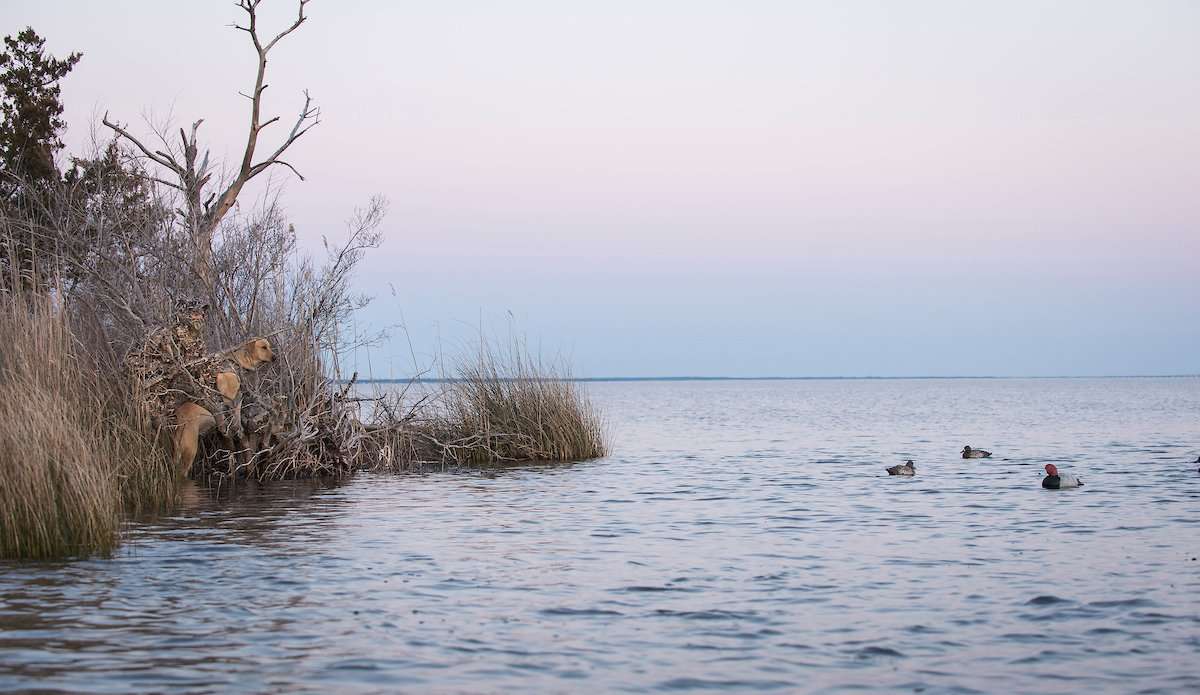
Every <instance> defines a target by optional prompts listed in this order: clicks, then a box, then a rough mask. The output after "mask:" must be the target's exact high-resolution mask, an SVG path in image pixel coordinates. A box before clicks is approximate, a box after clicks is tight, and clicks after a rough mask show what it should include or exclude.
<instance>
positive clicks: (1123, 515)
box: [0, 378, 1200, 693]
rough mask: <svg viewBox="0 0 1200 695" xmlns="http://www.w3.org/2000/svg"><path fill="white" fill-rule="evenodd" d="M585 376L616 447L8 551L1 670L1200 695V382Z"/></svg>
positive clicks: (383, 682)
mask: <svg viewBox="0 0 1200 695" xmlns="http://www.w3.org/2000/svg"><path fill="white" fill-rule="evenodd" d="M586 389H587V390H588V391H589V392H590V393H591V395H592V397H593V399H594V400H595V401H596V403H597V404H598V405H599V406H600V407H601V408H602V409H603V410H604V412H605V413H606V417H607V420H608V423H609V430H610V433H611V439H612V455H611V456H609V457H608V458H605V459H602V460H597V461H589V462H582V463H575V464H562V465H544V466H521V467H511V468H503V469H493V470H488V471H476V472H434V473H427V474H420V475H402V476H384V475H358V476H355V477H354V478H352V479H350V480H348V481H344V482H341V483H336V484H333V483H324V484H322V483H288V484H275V485H270V486H264V487H253V486H244V487H243V489H242V491H240V492H239V494H237V495H234V496H233V497H232V498H230V499H212V498H210V497H208V496H205V495H203V494H201V495H199V499H198V501H197V502H195V503H194V504H193V505H191V506H189V507H188V508H187V509H185V510H183V511H181V512H180V513H179V514H177V515H174V516H172V517H169V518H166V519H160V520H158V521H155V522H153V523H142V524H136V525H134V526H133V527H131V528H130V529H129V532H128V542H127V543H126V544H125V545H124V546H123V547H122V548H121V549H120V550H119V551H118V552H117V554H116V555H115V556H114V557H112V558H110V559H93V560H86V561H75V562H62V563H38V564H0V690H40V691H46V692H49V691H69V692H78V691H93V692H127V691H138V692H152V691H172V692H229V691H246V692H262V691H289V692H396V691H407V692H421V693H426V692H565V693H579V692H600V691H613V692H621V691H624V692H644V691H664V692H687V691H698V692H708V691H742V692H767V691H777V692H839V693H840V692H927V693H940V692H956V693H970V692H989V693H992V692H995V693H1011V692H1029V693H1077V692H1084V691H1089V692H1114V693H1132V692H1197V691H1200V560H1197V557H1198V556H1200V473H1197V468H1200V464H1196V463H1193V462H1194V461H1195V460H1196V458H1197V456H1198V455H1200V379H1197V378H1171V379H1150V378H1147V379H1141V378H1138V379H1003V380H829V381H731V382H632V383H592V384H587V385H586ZM966 444H970V445H971V446H973V447H980V448H984V449H988V450H990V451H993V452H994V457H993V458H991V459H977V460H963V459H961V458H959V451H960V450H961V449H962V447H963V446H964V445H966ZM908 458H911V459H913V460H914V461H916V464H917V475H916V477H914V478H911V479H905V478H896V477H889V476H887V475H886V473H885V472H884V468H885V467H886V466H890V465H894V464H896V463H900V462H902V461H903V460H905V459H908ZM1046 463H1054V464H1056V465H1057V466H1058V467H1059V468H1060V469H1063V470H1064V471H1068V472H1070V473H1073V474H1076V475H1079V476H1080V477H1081V478H1082V479H1083V480H1084V483H1085V487H1083V488H1081V489H1078V490H1066V491H1049V490H1043V489H1042V488H1041V487H1040V481H1041V478H1042V466H1044V465H1045V464H1046Z"/></svg>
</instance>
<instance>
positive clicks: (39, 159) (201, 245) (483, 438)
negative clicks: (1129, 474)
mask: <svg viewBox="0 0 1200 695" xmlns="http://www.w3.org/2000/svg"><path fill="white" fill-rule="evenodd" d="M261 2H262V0H241V2H239V3H238V4H237V6H238V7H239V8H240V9H241V11H242V12H243V13H244V15H245V19H246V21H245V22H244V24H243V25H241V26H237V27H236V28H237V29H239V30H241V31H244V32H245V33H247V34H248V35H249V38H250V40H251V43H252V45H253V46H254V48H255V51H256V53H257V60H256V64H255V86H254V88H253V90H251V91H250V92H249V93H248V94H247V96H248V97H249V100H250V116H251V118H250V127H249V130H248V133H247V135H246V141H245V143H246V144H245V149H244V151H243V153H242V155H241V157H240V163H239V164H238V165H237V166H235V167H233V168H231V169H230V170H229V173H228V175H227V176H225V177H224V178H222V177H221V172H222V168H221V167H220V166H219V165H218V164H217V163H216V162H213V161H210V158H209V156H208V153H207V151H205V150H204V149H203V148H202V147H201V144H200V142H199V135H198V133H199V128H200V125H201V121H196V122H195V123H193V124H192V125H191V127H190V128H189V129H183V128H181V129H179V130H178V133H177V134H174V133H170V132H168V131H167V130H166V129H165V128H164V129H161V130H160V131H159V132H157V133H156V134H155V136H154V137H153V138H145V139H144V140H143V139H141V138H139V137H138V136H137V135H136V134H135V133H134V132H133V131H132V129H130V128H129V127H127V126H125V125H122V124H120V123H119V122H115V121H111V120H109V118H108V116H107V115H106V116H105V118H104V119H103V123H104V125H105V126H107V127H108V128H109V129H110V131H111V132H112V133H113V140H112V141H110V142H108V143H101V144H98V145H97V146H96V148H95V151H94V152H93V153H92V154H91V156H89V157H74V158H71V160H70V164H69V166H66V167H65V171H64V170H60V165H59V164H58V161H59V160H58V159H57V158H56V155H57V154H58V153H59V152H60V151H61V149H62V141H61V138H60V131H61V129H62V128H63V127H64V123H63V121H62V119H61V114H62V108H61V104H59V102H58V97H59V93H60V92H59V89H58V86H57V81H58V80H59V79H61V78H62V77H63V76H65V75H66V74H67V73H68V72H69V71H70V69H71V68H72V67H73V66H74V65H75V63H76V62H77V61H78V60H79V55H78V54H72V55H70V56H68V58H66V59H64V60H58V59H55V58H54V57H53V56H49V55H46V54H45V52H44V41H43V40H42V39H41V38H40V37H39V36H37V34H36V33H34V32H33V30H32V29H27V30H25V31H24V32H22V33H21V34H20V35H18V37H17V38H15V39H14V38H12V37H9V38H8V39H6V40H5V45H6V46H7V47H8V50H7V52H5V53H4V54H0V72H2V74H0V88H2V89H3V92H4V93H3V95H2V97H0V113H3V114H4V115H5V118H6V119H8V118H9V115H10V114H18V115H19V116H20V118H21V119H23V120H21V124H22V125H21V127H20V128H19V129H15V128H11V127H8V125H9V124H8V121H6V125H5V127H3V128H0V310H2V311H3V312H4V318H3V321H4V323H3V325H2V326H0V340H8V341H9V344H11V345H13V346H14V347H13V348H12V349H11V350H10V349H8V347H7V346H6V348H5V351H4V353H3V354H2V355H0V401H2V402H0V475H3V481H4V485H3V486H2V492H0V504H3V509H2V510H0V521H3V526H2V527H0V537H2V538H0V557H52V556H61V555H72V554H84V553H87V552H93V551H106V550H108V549H110V548H111V547H112V545H113V543H115V541H116V533H117V529H118V526H119V521H120V519H121V517H122V516H123V515H124V516H128V515H135V514H141V513H147V512H156V511H162V510H164V509H168V508H170V507H171V505H172V504H173V503H174V500H175V498H176V495H177V492H176V489H177V488H176V485H177V480H178V477H179V475H180V474H181V473H182V472H180V471H175V470H173V469H172V467H171V464H170V460H169V458H170V457H169V456H168V455H167V454H168V449H169V446H170V435H171V432H172V431H173V427H174V422H173V421H172V420H171V413H173V407H164V408H162V409H152V408H149V407H147V401H145V400H143V399H144V396H145V387H146V382H145V380H143V379H140V378H137V377H135V376H134V375H133V374H132V369H131V367H130V364H129V360H128V359H127V358H128V356H129V355H130V353H131V352H134V351H136V350H137V349H138V346H145V345H146V344H147V336H158V335H163V334H164V331H165V334H170V331H171V330H172V322H173V321H176V320H178V316H179V308H180V307H181V306H204V307H207V308H206V310H205V312H206V313H205V319H204V331H203V336H202V340H203V342H204V343H205V345H203V346H202V347H203V348H204V349H205V350H207V351H208V352H209V354H210V356H211V355H218V354H222V353H223V352H224V351H227V350H229V349H230V348H234V347H236V346H238V345H240V344H242V343H244V342H246V341H247V340H249V339H251V338H259V337H262V338H267V339H269V342H270V344H271V346H272V348H273V350H274V355H275V357H276V359H275V361H273V362H271V363H270V364H269V366H267V367H264V368H261V369H258V370H255V371H247V372H245V373H244V374H242V375H241V382H240V390H239V392H238V393H239V395H238V396H237V398H236V399H235V400H233V401H232V402H224V401H222V400H221V399H220V398H219V397H214V395H213V394H215V393H216V392H215V390H213V391H212V393H207V392H197V391H196V390H195V388H205V387H203V386H202V385H201V386H196V387H195V388H193V389H192V390H190V391H189V390H186V389H181V387H179V386H178V385H177V384H176V383H175V382H171V383H172V385H171V387H170V390H169V391H165V392H163V393H159V394H156V395H155V396H154V398H155V399H157V398H159V396H162V395H170V396H171V397H172V398H174V399H176V400H175V405H177V404H178V403H182V402H185V401H190V402H192V403H196V404H200V405H202V407H204V408H206V409H211V412H212V414H213V415H214V420H219V421H220V422H221V423H222V424H220V425H218V426H216V427H214V428H213V429H212V430H211V431H210V432H209V433H208V434H207V435H206V436H205V437H204V438H203V439H202V440H201V442H200V453H199V457H198V459H197V461H196V463H195V465H194V466H193V467H192V468H191V469H190V471H188V472H190V474H191V475H192V476H194V477H200V478H204V477H217V478H220V479H222V480H224V481H229V480H235V479H237V478H242V477H252V478H256V479H280V478H312V477H325V476H341V475H346V474H349V473H351V472H353V471H356V470H362V469H389V470H397V469H406V468H414V467H418V466H423V465H427V464H436V465H446V464H462V465H466V464H481V463H485V462H497V461H520V460H575V459H583V458H591V457H595V456H601V455H603V453H604V450H605V447H604V442H603V436H602V429H601V422H600V419H599V418H598V417H597V415H596V413H595V411H594V410H593V409H592V407H591V405H590V404H589V403H588V401H587V400H586V398H585V397H584V396H583V394H581V393H580V392H579V390H578V388H577V386H576V385H575V384H573V383H571V382H569V381H566V380H564V379H563V378H562V377H564V376H565V372H561V371H560V370H557V369H547V368H544V365H542V364H541V363H539V362H537V361H535V360H533V359H531V358H530V357H529V356H528V355H527V354H526V353H525V352H524V351H521V350H517V351H515V352H513V353H512V354H510V355H503V356H500V357H498V356H497V355H495V354H493V353H490V352H487V351H484V352H482V353H481V354H480V355H479V356H478V360H477V361H475V360H472V361H470V362H468V363H466V364H464V365H463V366H462V367H461V368H460V370H459V373H458V374H457V378H456V380H454V381H453V382H451V383H450V384H449V385H448V386H446V387H445V388H444V389H441V390H440V391H439V392H437V393H425V394H424V396H423V397H422V398H420V399H417V400H416V401H415V402H413V403H408V404H406V403H405V399H404V397H403V396H399V397H392V398H388V399H383V400H376V399H366V398H363V397H362V396H361V395H360V394H359V393H358V392H356V390H355V388H354V382H355V378H356V375H354V376H351V378H350V379H349V380H348V382H349V383H347V380H346V379H344V376H343V372H342V369H341V365H340V358H341V356H342V355H344V354H345V353H346V352H347V351H349V350H353V349H357V348H360V347H363V346H366V345H369V344H370V343H371V342H372V340H373V339H374V338H375V337H377V336H370V335H363V334H360V333H358V332H357V331H356V330H355V328H354V326H355V322H354V321H353V316H354V313H355V312H356V311H357V310H358V309H360V308H362V307H363V306H364V305H365V304H366V302H367V301H368V300H367V298H365V297H362V296H360V295H358V294H356V293H355V292H354V291H353V290H352V284H353V283H352V280H353V277H354V273H355V270H356V268H357V266H358V263H359V262H360V261H361V260H362V259H363V258H364V256H365V254H366V253H368V252H369V251H370V250H372V249H374V248H376V247H378V246H379V244H380V243H381V241H382V235H381V233H380V231H379V228H380V226H381V224H382V222H383V219H384V216H385V214H386V208H387V206H386V202H385V201H384V200H383V199H381V198H374V199H372V200H371V201H370V203H369V204H367V205H366V206H365V207H364V208H363V209H362V210H360V211H358V212H357V213H356V214H355V215H354V216H353V217H352V219H351V220H350V222H349V224H348V229H347V234H346V237H345V240H344V241H342V242H340V243H338V242H331V241H329V240H326V251H327V254H326V257H325V258H324V259H322V260H317V259H312V258H309V257H307V256H305V255H303V254H302V253H300V252H299V251H298V249H297V240H296V232H295V229H294V228H293V227H292V225H291V224H289V223H288V222H287V221H286V216H285V215H284V213H283V211H282V209H281V208H280V207H279V205H278V200H277V198H275V197H274V196H272V195H271V194H270V193H268V194H267V195H266V196H265V198H264V199H263V202H261V204H259V205H258V206H257V207H253V208H251V207H250V206H244V207H240V208H239V207H238V206H237V205H236V203H237V202H238V198H239V195H240V194H241V193H242V191H243V189H244V188H245V186H246V184H247V183H248V182H249V181H250V180H252V179H254V178H255V177H257V176H259V175H261V174H262V173H264V172H266V171H268V170H272V169H276V170H280V171H291V172H294V173H296V174H297V175H299V172H296V171H295V169H294V168H293V167H292V165H291V164H289V163H288V162H286V161H285V160H284V159H283V156H284V155H285V154H286V152H287V151H288V148H290V147H291V146H292V145H293V144H294V143H296V142H297V140H299V139H300V138H301V137H302V136H304V135H305V133H307V132H308V131H309V129H311V128H312V127H313V126H315V125H316V124H317V123H318V122H319V111H318V110H317V109H316V108H315V107H314V106H313V105H312V100H311V98H310V97H309V96H308V95H307V93H306V94H305V95H304V99H303V104H302V106H301V108H300V110H299V113H298V115H297V116H296V118H295V120H294V121H293V122H292V124H291V127H290V130H288V131H281V133H280V135H279V137H278V140H277V141H276V142H275V143H274V144H273V145H271V146H269V147H268V146H265V144H264V143H260V136H262V135H263V133H264V132H270V129H269V126H271V125H272V124H274V123H275V122H276V121H278V117H265V116H264V115H263V107H264V104H263V93H264V89H265V88H266V83H265V81H264V80H265V74H266V68H267V57H268V53H269V52H270V51H271V50H272V48H273V47H274V46H276V45H277V44H278V43H279V42H280V41H281V40H284V39H285V38H286V37H287V36H288V35H290V34H291V33H292V32H293V31H295V30H297V29H298V28H299V27H300V26H301V25H302V24H303V23H304V22H305V21H306V19H307V18H306V16H305V9H306V6H307V4H308V2H309V0H296V4H297V7H298V12H297V15H296V16H295V19H294V20H293V21H292V22H291V23H290V24H288V25H287V26H285V27H283V29H282V30H281V31H279V32H278V33H275V34H274V35H269V34H262V33H261V32H262V31H263V27H262V23H261V22H260V21H259V18H258V17H257V9H258V6H259V5H260V3H261ZM12 118H16V116H13V117H12ZM13 122H14V123H15V122H16V121H13ZM146 142H150V143H152V144H151V145H147V144H146ZM264 153H265V154H264ZM22 341H24V342H22ZM135 361H136V360H135ZM174 367H176V368H177V371H179V370H182V371H183V372H186V370H187V365H185V364H182V363H179V364H175V365H174ZM193 382H195V379H193ZM156 383H166V381H164V380H159V381H158V382H156ZM210 390H211V389H210ZM154 402H155V403H159V404H161V403H162V401H161V400H156V401H154ZM159 410H161V411H162V412H163V413H166V414H165V415H164V414H160V412H159ZM218 411H219V412H218ZM218 414H219V415H220V417H219V418H218V417H215V416H217V415H218Z"/></svg>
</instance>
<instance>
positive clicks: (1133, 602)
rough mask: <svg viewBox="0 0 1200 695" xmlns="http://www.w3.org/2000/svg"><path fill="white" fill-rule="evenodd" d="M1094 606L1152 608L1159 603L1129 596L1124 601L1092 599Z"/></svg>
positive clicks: (1091, 604)
mask: <svg viewBox="0 0 1200 695" xmlns="http://www.w3.org/2000/svg"><path fill="white" fill-rule="evenodd" d="M1088 605H1089V606H1092V607H1093V608H1150V607H1152V606H1157V605H1158V604H1157V603H1155V602H1154V601H1151V600H1150V599H1148V598H1128V599H1124V600H1122V601H1092V602H1090V603H1088Z"/></svg>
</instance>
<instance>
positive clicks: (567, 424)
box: [415, 341, 608, 465]
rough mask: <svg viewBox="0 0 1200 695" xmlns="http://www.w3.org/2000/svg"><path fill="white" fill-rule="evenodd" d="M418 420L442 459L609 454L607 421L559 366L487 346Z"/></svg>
mask: <svg viewBox="0 0 1200 695" xmlns="http://www.w3.org/2000/svg"><path fill="white" fill-rule="evenodd" d="M429 408H430V411H431V412H430V413H428V414H426V415H425V416H423V417H421V418H419V420H418V421H417V422H416V423H415V428H416V431H417V434H418V435H420V436H423V437H424V438H425V439H427V440H428V441H429V443H431V444H432V445H433V448H434V450H435V451H437V452H438V453H439V454H440V458H441V459H442V460H443V461H448V462H454V463H457V464H476V465H477V464H485V463H498V462H505V461H579V460H584V459H592V458H599V457H601V456H604V455H605V454H606V452H607V448H608V447H607V445H606V442H605V438H604V422H603V418H602V417H601V416H600V414H599V413H598V412H597V410H596V409H595V407H594V406H593V405H592V403H591V401H590V400H589V399H588V397H587V394H586V393H584V392H583V390H582V389H581V387H580V385H579V384H578V383H576V382H573V381H570V373H569V371H568V370H567V369H566V367H565V366H563V365H561V364H560V363H547V362H543V361H542V360H541V359H539V358H537V357H535V356H533V355H532V354H531V353H530V352H529V350H528V349H526V347H525V345H524V344H522V343H520V342H519V341H514V342H513V343H512V344H511V345H509V347H508V348H507V349H504V350H497V349H495V348H493V347H492V346H490V345H487V344H484V345H481V346H480V348H479V350H478V352H477V353H476V354H475V355H474V356H472V357H470V358H467V359H464V360H462V361H460V362H459V364H458V365H457V367H456V369H455V371H454V373H453V374H452V379H451V380H450V381H449V382H448V383H447V384H446V385H445V388H444V389H443V391H442V392H441V393H440V394H438V396H437V398H435V399H433V400H432V401H431V405H430V406H429Z"/></svg>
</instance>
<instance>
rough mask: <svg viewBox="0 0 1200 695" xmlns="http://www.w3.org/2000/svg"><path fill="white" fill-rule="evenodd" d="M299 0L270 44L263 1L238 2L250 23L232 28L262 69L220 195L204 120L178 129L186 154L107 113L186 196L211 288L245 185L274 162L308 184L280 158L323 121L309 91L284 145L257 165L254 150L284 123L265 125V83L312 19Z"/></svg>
mask: <svg viewBox="0 0 1200 695" xmlns="http://www.w3.org/2000/svg"><path fill="white" fill-rule="evenodd" d="M297 1H298V10H297V14H296V20H295V21H294V22H292V24H291V25H290V26H289V27H287V28H286V29H284V30H283V31H281V32H279V33H278V34H276V35H275V36H274V38H272V39H270V40H269V41H267V42H265V43H264V42H263V40H262V37H261V36H260V35H259V26H258V6H259V5H260V4H261V3H262V0H239V2H238V7H239V8H241V9H242V10H243V11H244V12H245V13H246V16H247V22H246V25H244V26H243V25H241V24H234V25H233V27H234V28H235V29H238V30H240V31H244V32H246V33H247V34H249V35H250V40H251V42H252V43H253V44H254V50H255V51H256V52H257V54H258V69H257V72H256V74H255V79H254V91H253V93H252V94H243V95H242V96H245V97H246V98H248V99H249V100H250V129H249V132H248V133H247V135H246V149H245V152H244V153H243V154H242V161H241V165H240V167H239V168H238V170H237V172H236V174H235V175H234V177H233V180H231V181H230V182H229V185H228V186H227V187H226V188H225V189H224V190H223V191H221V192H220V193H207V191H206V189H207V187H208V184H209V183H210V181H211V179H212V175H213V172H212V171H211V169H210V166H211V165H210V163H209V156H208V154H209V153H208V151H207V150H205V152H204V155H203V157H200V156H199V151H200V148H199V145H198V144H197V137H196V133H197V131H198V130H199V128H200V124H201V123H203V122H204V121H203V119H201V120H198V121H196V122H195V123H193V124H192V128H191V133H190V134H189V133H187V132H185V131H184V129H183V128H180V129H179V140H180V145H181V146H182V148H183V149H182V151H175V150H174V149H173V148H172V147H170V145H169V144H168V143H167V140H166V137H163V138H162V140H163V148H162V149H152V148H150V147H147V146H146V145H145V144H143V143H142V141H141V140H139V139H138V138H137V137H135V136H134V135H132V134H130V132H129V131H128V130H126V129H125V128H123V127H122V126H120V125H118V124H116V123H113V122H110V121H109V120H108V114H107V113H106V114H105V115H104V119H103V123H104V125H106V126H108V127H109V128H111V129H112V130H113V131H114V132H115V133H116V134H117V135H118V136H119V137H121V138H124V139H126V140H128V141H129V142H131V143H133V145H134V146H136V147H137V148H138V150H140V151H141V153H142V154H143V155H144V156H145V157H146V158H147V159H149V160H150V161H152V162H154V163H155V164H157V165H159V166H160V167H163V168H164V169H166V170H167V171H169V172H170V174H171V178H173V180H169V179H166V178H160V177H151V178H152V179H153V180H154V181H156V182H158V183H160V184H163V185H165V186H169V187H171V188H173V189H175V190H177V191H179V193H180V195H182V196H183V201H184V206H183V209H182V210H180V213H181V214H182V216H183V217H184V218H185V222H186V224H187V228H188V231H189V233H190V235H191V240H192V245H193V253H194V256H193V263H194V265H195V269H196V272H197V273H198V274H199V275H200V277H201V278H202V279H204V280H205V281H206V284H209V285H210V286H211V284H212V280H213V272H212V241H213V234H214V233H215V232H216V229H217V225H219V224H220V223H221V220H222V219H223V218H224V217H225V215H226V214H227V213H228V212H229V210H230V209H231V208H233V205H234V203H236V202H237V198H238V195H239V194H240V193H241V192H242V188H243V187H244V186H245V185H246V182H248V181H249V180H250V179H252V178H254V177H255V176H258V175H259V174H261V173H262V172H264V171H266V170H267V169H269V168H270V167H271V166H272V165H275V164H279V165H281V166H285V167H287V168H288V169H291V170H292V172H293V173H295V174H296V176H299V177H300V180H301V181H303V180H304V177H303V176H301V174H300V172H299V171H297V170H296V168H295V167H294V166H292V165H291V164H289V163H287V162H286V161H284V160H283V159H281V158H280V157H281V156H282V155H283V154H284V152H286V151H287V149H288V148H289V147H291V145H292V143H294V142H296V140H298V139H300V137H301V136H302V135H304V134H305V133H307V132H308V131H309V129H310V128H312V127H313V126H315V125H317V124H318V123H320V116H321V112H320V110H319V109H318V108H316V107H314V106H313V105H312V98H311V97H310V96H309V95H308V92H307V91H306V92H305V93H304V106H303V107H302V108H301V109H300V115H299V116H298V117H297V118H296V121H295V123H294V124H293V125H292V129H291V131H290V132H289V133H288V135H287V137H286V138H285V139H284V141H283V143H282V144H281V145H279V147H277V148H276V149H275V150H274V151H273V152H272V153H271V154H270V155H269V156H268V157H266V158H265V159H261V160H260V161H258V162H257V163H255V151H256V150H257V148H258V136H259V134H260V133H261V132H262V131H263V129H265V128H266V127H267V126H269V125H271V124H272V123H275V122H276V121H278V120H279V116H274V117H272V118H269V119H267V120H265V121H263V120H262V117H261V113H262V96H263V92H264V91H265V90H266V89H267V86H268V85H267V84H266V82H264V79H265V77H266V73H267V55H268V54H269V53H270V52H271V49H272V48H274V47H275V44H277V43H279V41H280V40H281V39H283V37H285V36H287V35H288V34H290V33H292V32H293V31H295V30H296V29H297V28H299V26H300V25H301V24H303V23H304V21H305V20H306V19H307V17H305V15H304V7H305V5H307V4H308V3H309V2H311V0H297ZM197 160H199V161H197Z"/></svg>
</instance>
